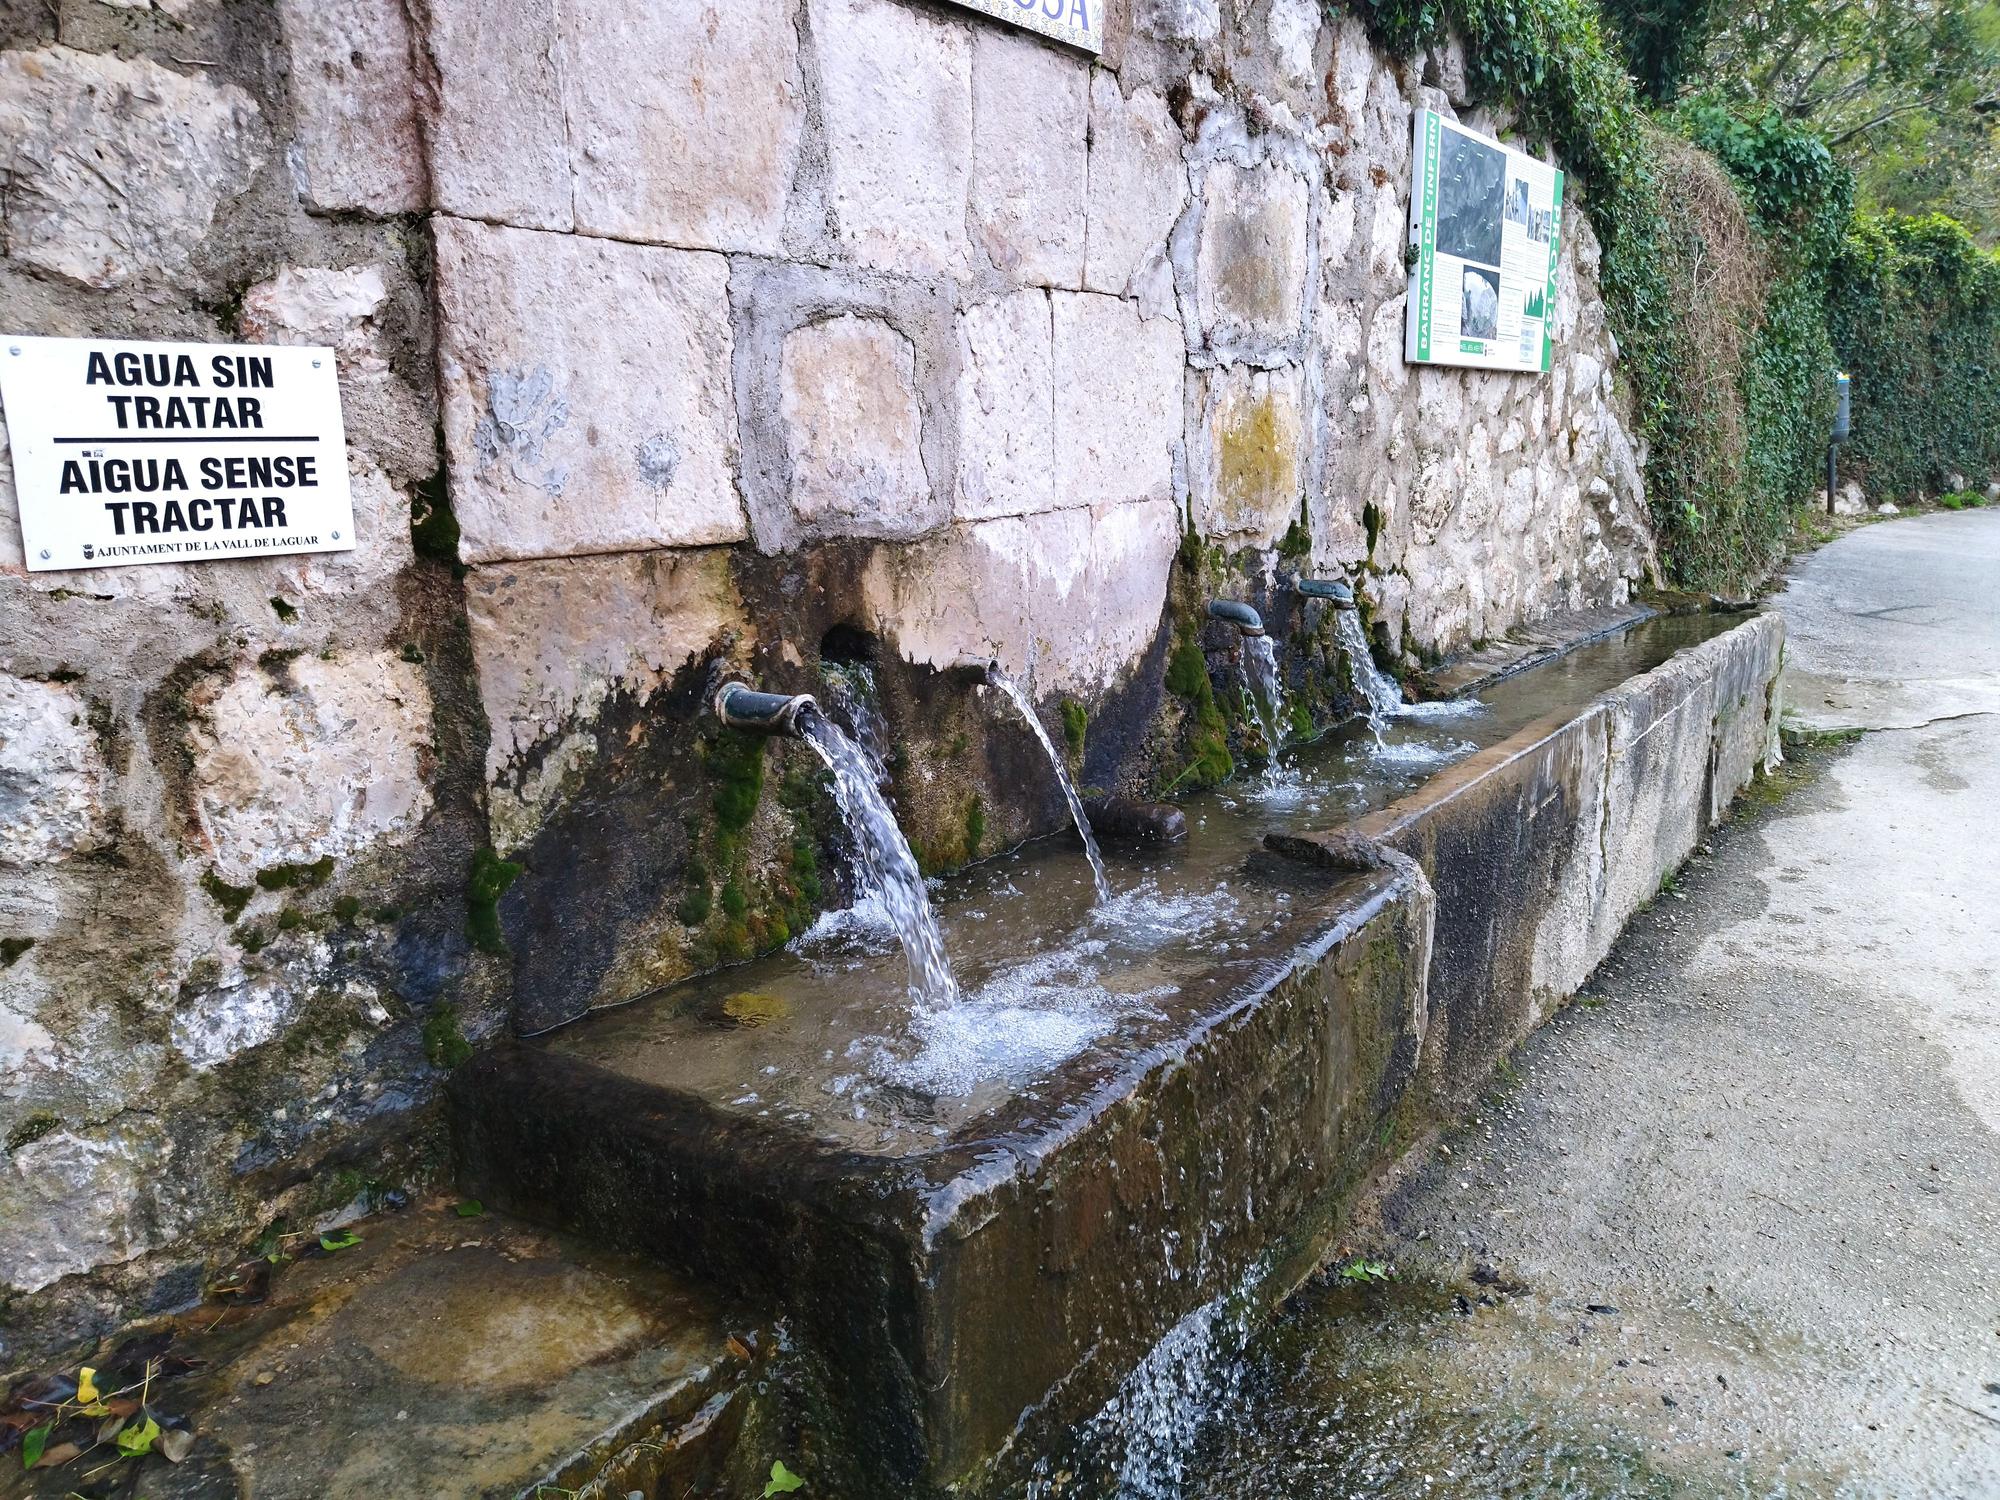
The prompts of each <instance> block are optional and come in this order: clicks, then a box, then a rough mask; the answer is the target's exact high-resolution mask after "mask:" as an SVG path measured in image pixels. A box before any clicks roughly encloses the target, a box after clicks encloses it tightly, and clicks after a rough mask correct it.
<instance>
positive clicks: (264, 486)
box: [0, 336, 354, 573]
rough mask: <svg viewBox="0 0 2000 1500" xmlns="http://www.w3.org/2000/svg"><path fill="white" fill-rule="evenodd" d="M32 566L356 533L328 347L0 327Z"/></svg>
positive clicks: (312, 547)
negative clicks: (33, 333)
mask: <svg viewBox="0 0 2000 1500" xmlns="http://www.w3.org/2000/svg"><path fill="white" fill-rule="evenodd" d="M0 404H4V407H5V411H6V417H7V435H8V442H9V445H10V446H11V447H12V449H13V454H14V486H15V489H16V490H17V491H18V492H19V495H20V506H21V541H22V545H23V547H24V549H25V551H26V554H27V560H28V568H29V571H31V572H38V573H45V572H50V571H53V570H55V569H59V568H104V567H120V566H124V565H127V564H131V563H146V562H202V561H205V560H208V559H212V558H222V557H254V556H269V555H271V554H274V553H284V552H345V551H348V550H349V549H350V548H352V547H353V546H354V502H353V497H352V496H351V495H350V493H349V491H348V483H347V434H346V431H345V429H344V427H343V426H342V423H341V418H340V384H339V381H338V379H337V378H336V375H335V371H334V364H333V351H332V350H331V349H324V348H313V347H303V346H294V345H263V344H153V343H139V342H133V341H129V340H120V339H49V338H19V337H6V336H0Z"/></svg>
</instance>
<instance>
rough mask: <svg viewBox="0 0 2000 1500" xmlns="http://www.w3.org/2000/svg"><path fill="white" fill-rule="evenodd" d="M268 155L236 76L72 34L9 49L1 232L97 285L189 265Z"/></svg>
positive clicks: (32, 259) (5, 55)
mask: <svg viewBox="0 0 2000 1500" xmlns="http://www.w3.org/2000/svg"><path fill="white" fill-rule="evenodd" d="M264 155H265V146H264V134H263V126H262V123H261V121H260V120H259V118H258V114H257V106H256V104H255V103H253V102H252V100H251V98H250V96H249V95H248V94H246V93H244V92H243V90H241V89H239V88H237V87H236V86H235V85H234V84H224V85H221V86H219V87H218V86H217V85H215V84H212V83H210V82H209V81H208V80H207V79H206V78H203V77H200V76H189V75H187V74H184V73H176V72H173V71H172V70H170V69H167V68H163V67H161V66H160V65H159V64H157V63H154V62H150V61H148V60H147V59H145V58H132V59H127V58H122V57H111V56H106V55H101V54H95V53H85V52H77V51H74V50H72V49H71V48H68V47H42V48H38V49H36V50H34V51H17V52H0V163H4V169H5V172H6V178H7V203H6V213H5V215H4V217H3V218H0V237H4V238H0V243H4V245H5V248H6V253H7V254H8V255H9V256H12V257H13V258H14V259H16V260H19V261H24V262H26V263H28V264H30V265H35V266H39V267H41V268H42V269H43V270H46V271H52V272H54V273H55V274H57V275H59V276H65V277H68V278H69V279H70V280H72V281H79V282H82V283H83V284H84V285H85V286H90V287H97V288H99V289H103V288H107V287H114V286H118V285H121V284H122V283H124V282H126V281H129V280H131V279H132V278H133V277H135V276H140V275H144V274H145V273H147V272H152V271H177V270H179V269H181V268H182V267H183V266H185V265H186V264H187V263H188V260H189V257H190V256H191V255H192V254H193V252H194V249H195V247H196V246H197V245H199V244H200V243H201V241H202V239H203V237H204V236H205V235H206V234H207V233H208V230H209V226H210V225H211V224H212V223H214V221H215V214H216V210H217V209H218V208H220V207H221V206H222V205H223V204H224V203H226V202H228V201H229V200H230V199H232V198H234V197H235V196H236V195H237V194H238V193H240V192H241V191H242V190H243V189H244V188H245V187H247V186H248V185H249V182H250V178H251V176H252V174H253V173H254V172H255V171H256V169H257V167H258V165H259V164H260V163H261V162H262V161H263V159H264Z"/></svg>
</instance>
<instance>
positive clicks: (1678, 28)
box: [1603, 0, 1722, 104]
mask: <svg viewBox="0 0 2000 1500" xmlns="http://www.w3.org/2000/svg"><path fill="white" fill-rule="evenodd" d="M1603 6H1604V17H1605V19H1606V20H1607V21H1608V22H1609V23H1610V25H1611V30H1612V32H1613V34H1614V35H1615V36H1616V37H1617V39H1618V41H1619V44H1620V46H1621V48H1622V50H1623V52H1624V55H1625V64H1626V67H1627V69H1628V70H1629V71H1630V72H1631V74H1632V81H1633V82H1634V83H1636V84H1637V85H1638V86H1639V91H1640V92H1641V93H1642V94H1644V95H1645V96H1646V97H1647V98H1648V99H1650V100H1652V101H1653V102H1655V103H1660V104H1664V103H1666V102H1667V101H1669V100H1671V99H1672V98H1673V97H1674V96H1675V95H1676V94H1678V93H1679V92H1680V88H1681V81H1682V79H1684V78H1686V77H1687V76H1688V75H1689V74H1690V73H1691V72H1694V71H1695V70H1696V69H1697V68H1698V67H1699V65H1700V63H1701V60H1702V53H1703V51H1704V50H1705V49H1706V48H1707V46H1708V39H1709V35H1710V34H1711V32H1713V31H1714V29H1715V26H1716V22H1717V20H1718V18H1719V15H1718V13H1719V12H1720V11H1721V9H1722V7H1721V5H1720V4H1719V3H1718V0H1603Z"/></svg>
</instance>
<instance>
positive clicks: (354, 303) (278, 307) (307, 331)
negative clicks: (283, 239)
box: [236, 265, 389, 377]
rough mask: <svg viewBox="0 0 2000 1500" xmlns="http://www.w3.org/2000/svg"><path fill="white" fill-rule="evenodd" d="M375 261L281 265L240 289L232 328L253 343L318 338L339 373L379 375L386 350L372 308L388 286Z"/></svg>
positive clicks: (305, 341)
mask: <svg viewBox="0 0 2000 1500" xmlns="http://www.w3.org/2000/svg"><path fill="white" fill-rule="evenodd" d="M382 273H383V268H382V267H381V266H379V265H364V266H348V267H346V268H345V269H342V270H333V269H329V268H327V267H324V266H284V267H281V268H280V269H279V271H278V274H277V275H276V276H273V277H272V278H271V279H270V280H268V281H260V282H258V283H257V284H256V285H255V286H253V287H251V288H250V289H249V290H248V291H246V292H245V293H244V294H243V307H242V311H241V312H239V313H238V314H237V317H236V329H237V332H238V333H240V334H241V335H242V336H243V337H244V338H245V339H247V340H249V341H250V342H252V343H258V344H324V345H326V346H328V347H329V348H331V349H332V350H333V351H334V353H335V354H336V355H337V356H338V360H337V363H338V365H339V368H340V373H341V374H342V375H343V376H349V377H351V376H355V375H380V374H383V373H385V372H386V371H387V370H388V368H389V356H388V351H387V349H386V347H385V346H384V344H383V341H382V331H381V328H380V327H379V326H378V325H377V323H376V321H375V314H376V312H377V311H378V310H379V309H380V308H381V306H382V304H383V303H384V302H385V301H386V300H388V296H389V291H388V286H387V284H386V282H385V281H384V279H383V274H382Z"/></svg>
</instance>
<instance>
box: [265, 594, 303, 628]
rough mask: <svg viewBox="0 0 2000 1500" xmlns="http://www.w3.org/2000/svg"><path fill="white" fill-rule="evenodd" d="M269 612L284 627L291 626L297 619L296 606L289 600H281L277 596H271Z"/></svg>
mask: <svg viewBox="0 0 2000 1500" xmlns="http://www.w3.org/2000/svg"><path fill="white" fill-rule="evenodd" d="M271 612H272V613H273V614H275V615H276V616H277V617H278V619H279V621H280V622H282V623H283V624H286V625H289V624H291V623H292V621H294V620H296V619H297V618H298V617H299V611H298V606H297V605H295V604H293V603H291V602H290V601H289V600H286V599H284V598H281V597H280V596H279V595H277V594H273V595H272V596H271Z"/></svg>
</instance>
